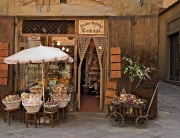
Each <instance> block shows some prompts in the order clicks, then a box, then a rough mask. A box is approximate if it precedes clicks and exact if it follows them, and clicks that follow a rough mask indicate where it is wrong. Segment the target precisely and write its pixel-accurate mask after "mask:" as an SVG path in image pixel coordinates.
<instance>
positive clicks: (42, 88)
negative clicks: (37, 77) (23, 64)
mask: <svg viewBox="0 0 180 138" xmlns="http://www.w3.org/2000/svg"><path fill="white" fill-rule="evenodd" d="M41 65H42V90H43V107H44V104H45V94H44V73H43V62H42V63H41Z"/></svg>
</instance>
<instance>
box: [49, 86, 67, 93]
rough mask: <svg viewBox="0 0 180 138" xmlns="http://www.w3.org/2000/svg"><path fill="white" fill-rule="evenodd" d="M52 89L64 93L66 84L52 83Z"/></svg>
mask: <svg viewBox="0 0 180 138" xmlns="http://www.w3.org/2000/svg"><path fill="white" fill-rule="evenodd" d="M52 91H53V92H57V93H58V92H64V93H66V92H67V86H66V85H64V84H57V85H54V86H53V87H52Z"/></svg>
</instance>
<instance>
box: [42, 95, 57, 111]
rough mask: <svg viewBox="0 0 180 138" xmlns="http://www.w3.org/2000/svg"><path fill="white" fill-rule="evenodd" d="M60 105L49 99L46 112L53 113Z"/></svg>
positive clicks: (45, 105) (45, 108)
mask: <svg viewBox="0 0 180 138" xmlns="http://www.w3.org/2000/svg"><path fill="white" fill-rule="evenodd" d="M58 107H59V105H58V104H57V102H55V100H54V99H53V98H52V97H49V98H48V100H47V102H46V103H45V104H44V110H45V111H48V112H53V111H56V110H58Z"/></svg>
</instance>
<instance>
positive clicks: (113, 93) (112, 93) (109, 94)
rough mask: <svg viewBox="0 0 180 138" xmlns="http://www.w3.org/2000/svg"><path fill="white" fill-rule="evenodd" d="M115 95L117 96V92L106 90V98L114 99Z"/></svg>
mask: <svg viewBox="0 0 180 138" xmlns="http://www.w3.org/2000/svg"><path fill="white" fill-rule="evenodd" d="M114 95H116V91H114V90H106V93H105V96H107V97H114Z"/></svg>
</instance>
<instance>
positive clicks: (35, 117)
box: [34, 113, 37, 128]
mask: <svg viewBox="0 0 180 138" xmlns="http://www.w3.org/2000/svg"><path fill="white" fill-rule="evenodd" d="M34 121H35V122H34V123H35V128H37V113H34Z"/></svg>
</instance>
